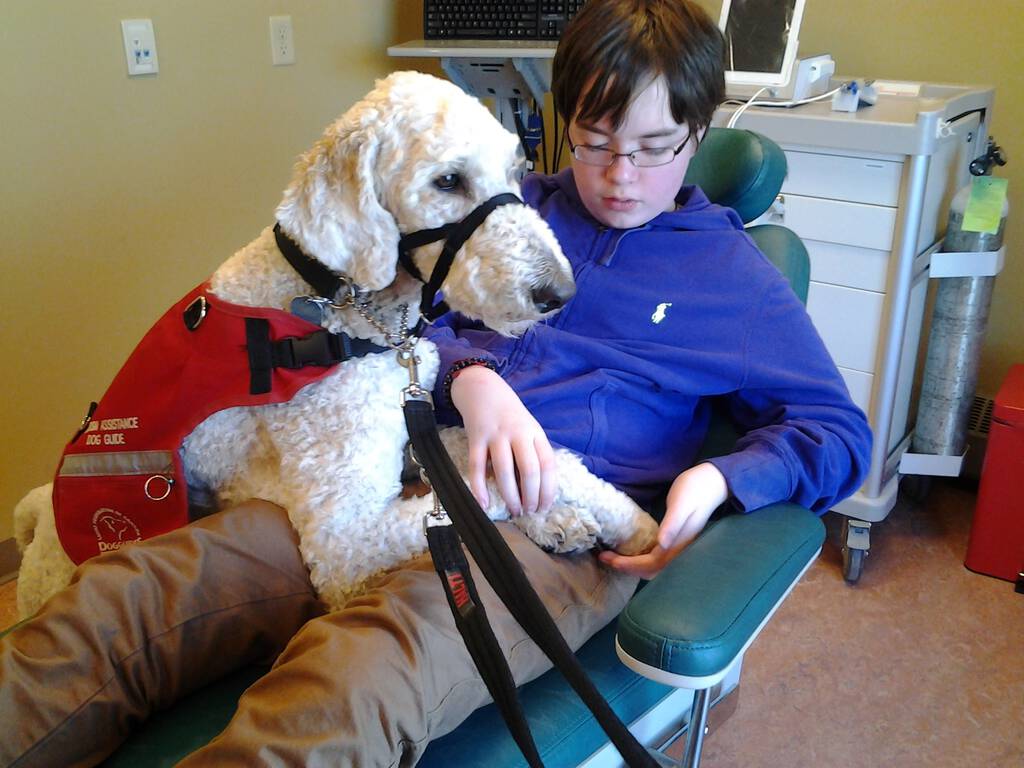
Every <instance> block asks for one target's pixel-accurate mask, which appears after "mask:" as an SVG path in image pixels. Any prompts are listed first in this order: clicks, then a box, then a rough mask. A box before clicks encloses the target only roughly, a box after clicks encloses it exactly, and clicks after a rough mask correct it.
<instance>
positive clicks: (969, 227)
mask: <svg viewBox="0 0 1024 768" xmlns="http://www.w3.org/2000/svg"><path fill="white" fill-rule="evenodd" d="M1006 183H1007V180H1006V179H996V178H993V177H992V176H975V177H974V179H973V180H972V182H971V196H970V198H969V199H968V200H967V208H966V209H965V210H964V224H963V229H964V231H965V232H983V233H985V234H989V235H994V234H995V233H996V232H998V231H999V220H1000V219H1001V218H1002V216H1003V202H1004V201H1005V200H1006Z"/></svg>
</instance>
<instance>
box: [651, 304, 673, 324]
mask: <svg viewBox="0 0 1024 768" xmlns="http://www.w3.org/2000/svg"><path fill="white" fill-rule="evenodd" d="M671 306H672V302H671V301H666V302H663V303H661V304H659V305H658V306H657V308H655V310H654V314H653V315H651V322H652V323H654V324H655V325H657V324H658V323H660V322H661V321H662V320H664V319H665V312H666V311H667V310H668V308H669V307H671Z"/></svg>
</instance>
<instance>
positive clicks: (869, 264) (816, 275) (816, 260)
mask: <svg viewBox="0 0 1024 768" xmlns="http://www.w3.org/2000/svg"><path fill="white" fill-rule="evenodd" d="M804 245H805V246H806V247H807V253H808V255H809V256H810V257H811V280H816V281H817V282H819V283H831V284H833V285H845V286H847V287H848V288H860V289H862V290H865V291H878V292H879V293H884V292H885V278H886V274H887V272H888V270H889V256H890V253H891V252H890V251H877V250H875V249H873V248H857V247H855V246H852V245H840V244H839V243H825V242H822V241H821V240H804Z"/></svg>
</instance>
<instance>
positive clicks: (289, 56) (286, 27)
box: [270, 16, 295, 67]
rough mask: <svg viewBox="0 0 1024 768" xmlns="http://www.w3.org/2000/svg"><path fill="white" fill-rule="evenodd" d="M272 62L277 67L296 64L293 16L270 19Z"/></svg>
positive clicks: (272, 17)
mask: <svg viewBox="0 0 1024 768" xmlns="http://www.w3.org/2000/svg"><path fill="white" fill-rule="evenodd" d="M270 60H271V61H272V62H273V64H274V66H275V67H279V66H283V65H287V64H294V63H295V38H294V35H293V34H292V17H291V16H271V17H270Z"/></svg>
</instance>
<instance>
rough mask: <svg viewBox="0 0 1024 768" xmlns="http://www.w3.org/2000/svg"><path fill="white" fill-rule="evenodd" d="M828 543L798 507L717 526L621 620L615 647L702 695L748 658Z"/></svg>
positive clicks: (661, 677)
mask: <svg viewBox="0 0 1024 768" xmlns="http://www.w3.org/2000/svg"><path fill="white" fill-rule="evenodd" d="M824 540H825V526H824V524H823V523H822V521H821V520H820V519H819V518H818V517H817V516H816V515H814V513H812V512H811V511H809V510H807V509H805V508H804V507H800V506H797V505H795V504H773V505H770V506H768V507H764V508H763V509H759V510H756V511H755V512H751V513H749V514H730V515H727V516H725V517H723V518H720V519H719V520H716V521H714V522H713V523H711V524H710V525H709V526H708V527H707V528H706V529H705V530H704V532H703V533H702V534H701V535H700V536H699V537H698V538H697V540H696V541H694V542H693V544H691V545H690V546H689V547H687V548H686V549H685V550H683V552H682V553H681V554H680V555H679V556H678V557H676V558H675V560H673V561H672V562H671V563H670V564H669V565H668V566H667V567H666V568H665V570H664V571H662V572H661V573H660V574H659V575H658V576H657V577H656V578H655V579H654V580H653V581H651V582H650V583H649V584H648V585H647V586H646V587H644V588H643V589H642V590H640V591H639V592H638V593H637V594H636V595H634V597H633V598H632V600H630V602H629V604H628V605H627V606H626V609H625V610H624V611H623V612H622V614H621V615H620V616H619V623H618V634H617V637H616V650H617V651H618V654H619V658H620V659H622V661H623V663H624V664H626V665H627V666H628V667H630V668H631V669H633V670H634V671H636V672H637V673H639V674H641V675H644V676H645V677H649V678H651V679H653V680H656V681H658V682H661V683H666V684H668V685H673V686H676V687H682V688H692V689H700V688H707V687H710V686H712V685H715V684H716V683H718V682H719V681H720V680H721V679H722V678H724V677H725V675H726V673H727V672H728V671H729V669H730V667H732V665H733V664H734V663H735V662H736V660H737V659H739V658H741V657H742V655H743V652H744V651H745V650H746V649H747V646H749V645H750V643H751V642H753V640H754V638H755V637H756V636H757V635H758V633H759V632H760V631H761V627H763V626H764V625H765V624H766V623H767V621H768V619H769V618H770V617H771V615H772V613H774V611H775V609H776V608H777V607H778V606H779V605H780V604H781V602H782V600H783V599H784V598H785V597H786V595H787V594H788V593H789V591H790V590H791V589H792V588H793V586H794V585H795V584H796V582H797V581H799V580H800V577H801V576H802V575H803V573H804V571H805V570H806V569H807V568H808V567H809V566H810V565H811V563H813V562H814V560H815V558H816V557H817V556H818V553H819V552H821V545H822V543H823V542H824Z"/></svg>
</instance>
